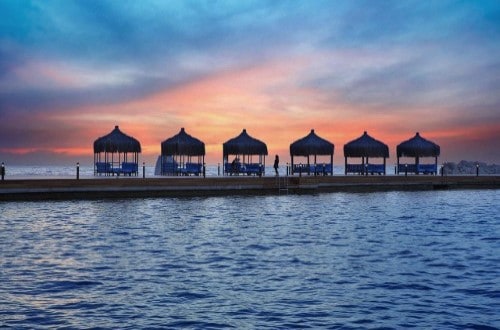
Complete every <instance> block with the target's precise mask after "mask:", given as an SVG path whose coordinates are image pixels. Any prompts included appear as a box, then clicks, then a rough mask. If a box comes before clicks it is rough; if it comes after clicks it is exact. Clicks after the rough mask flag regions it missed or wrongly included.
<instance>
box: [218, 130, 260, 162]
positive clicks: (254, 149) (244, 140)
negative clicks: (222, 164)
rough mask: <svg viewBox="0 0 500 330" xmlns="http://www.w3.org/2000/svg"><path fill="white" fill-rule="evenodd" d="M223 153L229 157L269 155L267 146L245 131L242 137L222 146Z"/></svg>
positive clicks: (239, 136)
mask: <svg viewBox="0 0 500 330" xmlns="http://www.w3.org/2000/svg"><path fill="white" fill-rule="evenodd" d="M222 153H223V155H224V156H227V155H267V146H266V144H265V143H264V142H262V141H260V140H257V139H255V138H253V137H251V136H250V135H248V133H247V130H246V129H243V131H242V132H241V134H240V135H238V136H237V137H235V138H232V139H230V140H228V141H226V142H225V143H223V144H222Z"/></svg>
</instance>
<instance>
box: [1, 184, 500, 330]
mask: <svg viewBox="0 0 500 330" xmlns="http://www.w3.org/2000/svg"><path fill="white" fill-rule="evenodd" d="M498 205H500V193H499V192H497V191H495V190H493V191H439V192H397V193H396V192H391V193H375V194H340V193H339V194H318V195H303V196H295V195H290V196H253V197H251V196H249V197H245V196H237V197H210V198H194V199H189V198H182V199H154V198H153V199H137V200H135V199H130V200H113V201H109V200H108V201H73V202H71V201H69V202H31V203H30V202H28V203H3V204H0V208H1V211H2V212H0V266H1V268H0V269H1V271H0V281H1V283H2V286H0V296H1V297H3V301H6V303H5V304H3V306H2V308H1V309H0V319H2V322H3V324H2V325H5V326H7V327H13V328H65V327H66V328H129V329H131V328H164V327H167V328H182V327H185V328H204V329H205V328H207V329H225V328H238V329H239V328H268V329H269V328H272V329H290V328H314V329H316V328H331V329H335V328H338V329H360V328H367V329H371V328H377V327H381V328H384V329H400V328H457V329H459V328H471V329H493V328H499V327H500V318H499V317H498V308H499V304H498V300H499V299H500V291H499V289H498V284H497V283H498V278H500V271H499V270H498V262H499V258H498V256H497V255H496V254H497V251H498V249H499V247H500V246H499V245H498V242H499V240H500V235H498V233H499V232H500V227H499V226H500V223H499V221H498V214H500V210H499V206H498ZM436 210H439V214H437V212H436Z"/></svg>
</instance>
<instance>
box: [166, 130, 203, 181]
mask: <svg viewBox="0 0 500 330" xmlns="http://www.w3.org/2000/svg"><path fill="white" fill-rule="evenodd" d="M204 163H205V143H203V142H202V141H200V140H198V139H197V138H194V137H192V136H191V135H189V134H187V133H186V131H185V130H184V128H181V131H180V132H179V133H178V134H176V135H174V136H172V137H171V138H168V139H166V140H165V141H163V142H162V143H161V164H162V165H161V175H179V174H182V175H189V174H194V175H200V174H201V173H203V165H204Z"/></svg>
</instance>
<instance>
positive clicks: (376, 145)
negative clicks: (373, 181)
mask: <svg viewBox="0 0 500 330" xmlns="http://www.w3.org/2000/svg"><path fill="white" fill-rule="evenodd" d="M344 157H345V174H346V175H347V173H359V174H366V175H368V173H371V174H374V173H378V174H384V175H385V174H386V173H385V164H386V158H389V147H388V146H387V145H386V144H385V143H383V142H380V141H378V140H375V139H374V138H372V137H371V136H370V135H368V133H366V131H365V132H364V133H363V135H362V136H361V137H359V138H357V139H355V140H353V141H351V142H349V143H347V144H345V145H344ZM348 157H354V158H360V157H361V164H348V163H347V158H348ZM370 158H383V159H384V163H383V164H370V162H369V159H370Z"/></svg>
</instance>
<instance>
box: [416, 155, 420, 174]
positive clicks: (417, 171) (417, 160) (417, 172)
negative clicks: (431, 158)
mask: <svg viewBox="0 0 500 330" xmlns="http://www.w3.org/2000/svg"><path fill="white" fill-rule="evenodd" d="M418 163H419V159H418V156H417V157H415V174H416V175H418V174H419V173H420V171H419V170H418Z"/></svg>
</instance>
